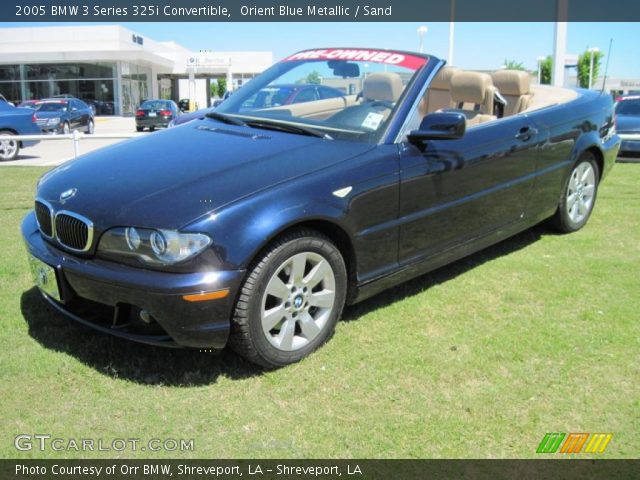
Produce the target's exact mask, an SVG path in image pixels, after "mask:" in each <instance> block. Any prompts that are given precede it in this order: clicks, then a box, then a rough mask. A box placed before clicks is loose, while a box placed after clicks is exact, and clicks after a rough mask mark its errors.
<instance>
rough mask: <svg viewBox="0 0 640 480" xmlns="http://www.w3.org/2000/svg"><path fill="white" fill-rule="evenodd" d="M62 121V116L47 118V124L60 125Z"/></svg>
mask: <svg viewBox="0 0 640 480" xmlns="http://www.w3.org/2000/svg"><path fill="white" fill-rule="evenodd" d="M59 123H60V118H58V117H56V118H50V119H49V120H47V125H58V124H59Z"/></svg>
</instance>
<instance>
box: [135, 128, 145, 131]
mask: <svg viewBox="0 0 640 480" xmlns="http://www.w3.org/2000/svg"><path fill="white" fill-rule="evenodd" d="M143 130H144V127H136V132H142V131H143Z"/></svg>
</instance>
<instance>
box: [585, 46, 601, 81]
mask: <svg viewBox="0 0 640 480" xmlns="http://www.w3.org/2000/svg"><path fill="white" fill-rule="evenodd" d="M587 51H588V52H589V53H590V54H591V60H590V62H589V90H591V87H593V54H594V53H597V52H599V51H600V49H599V48H598V47H591V48H590V49H588V50H587Z"/></svg>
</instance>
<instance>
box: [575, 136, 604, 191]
mask: <svg viewBox="0 0 640 480" xmlns="http://www.w3.org/2000/svg"><path fill="white" fill-rule="evenodd" d="M586 152H589V153H592V154H593V156H594V157H595V160H596V164H597V165H598V183H600V180H601V179H602V174H603V172H604V154H603V153H602V150H600V148H598V147H597V146H596V145H592V146H590V147H588V148H587V149H585V150H583V151H582V152H581V153H580V155H578V157H577V158H580V157H581V156H582V154H583V153H586Z"/></svg>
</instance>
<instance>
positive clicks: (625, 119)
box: [616, 115, 640, 133]
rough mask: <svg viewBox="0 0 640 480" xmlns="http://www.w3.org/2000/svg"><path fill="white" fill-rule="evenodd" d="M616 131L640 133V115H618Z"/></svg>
mask: <svg viewBox="0 0 640 480" xmlns="http://www.w3.org/2000/svg"><path fill="white" fill-rule="evenodd" d="M616 131H617V132H620V133H624V132H635V133H640V115H617V116H616Z"/></svg>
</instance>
